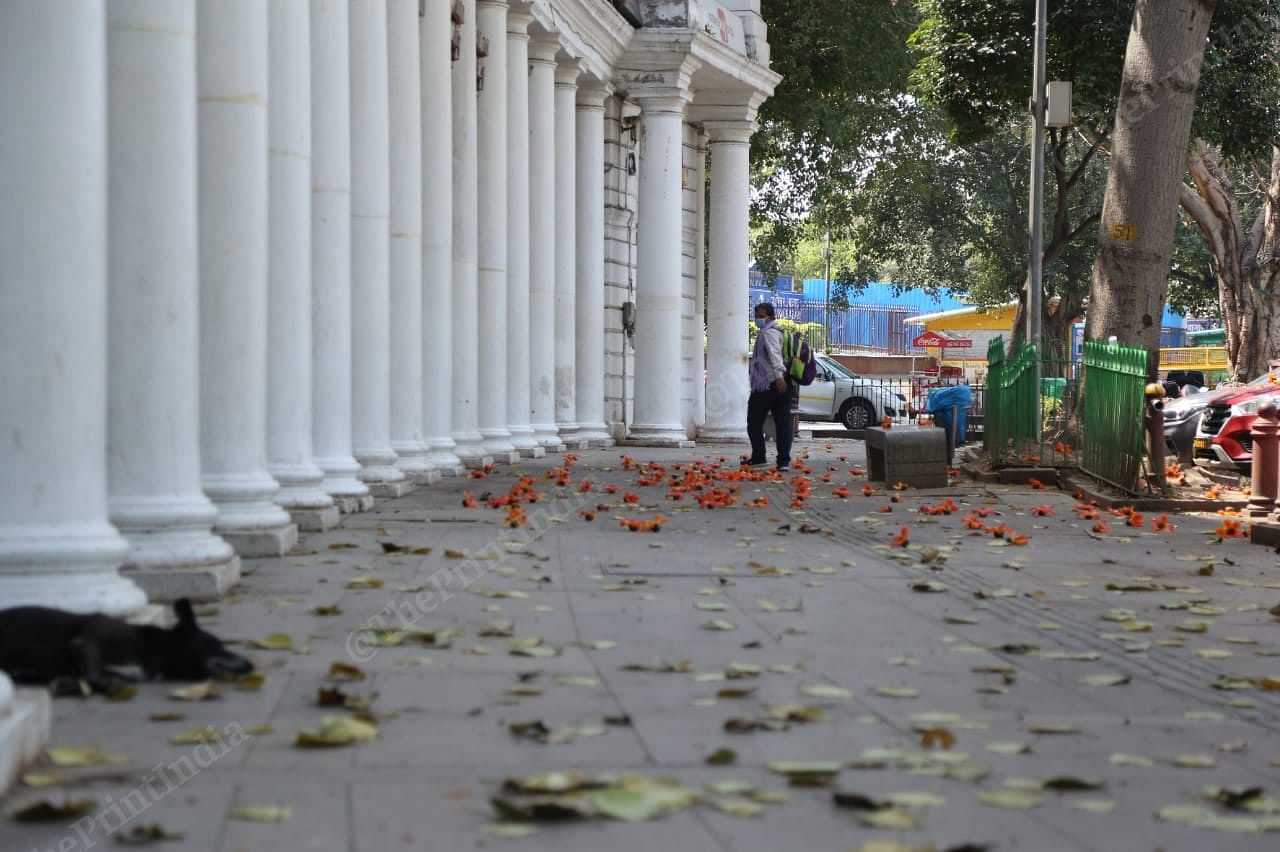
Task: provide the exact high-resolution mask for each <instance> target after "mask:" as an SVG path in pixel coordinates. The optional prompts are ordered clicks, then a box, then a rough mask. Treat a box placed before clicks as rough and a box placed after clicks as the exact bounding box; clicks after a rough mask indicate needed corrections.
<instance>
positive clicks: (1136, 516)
mask: <svg viewBox="0 0 1280 852" xmlns="http://www.w3.org/2000/svg"><path fill="white" fill-rule="evenodd" d="M1125 524H1127V525H1128V526H1131V527H1137V528H1139V529H1141V528H1143V527H1145V526H1146V525H1147V521H1146V519H1145V518H1143V517H1142V513H1141V512H1130V513H1129V518H1128V520H1126V521H1125Z"/></svg>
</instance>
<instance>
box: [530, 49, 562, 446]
mask: <svg viewBox="0 0 1280 852" xmlns="http://www.w3.org/2000/svg"><path fill="white" fill-rule="evenodd" d="M558 49H559V46H558V45H557V44H556V42H555V41H554V40H552V39H535V40H534V41H533V43H532V44H531V45H530V46H529V421H530V425H531V426H532V427H533V432H534V435H535V436H536V437H537V439H538V443H539V444H541V445H542V446H543V447H545V448H546V449H547V450H548V451H550V452H559V451H561V450H563V449H564V443H563V442H562V441H561V440H560V436H559V435H558V434H557V432H556V394H555V391H556V356H555V340H556V326H555V316H556V307H555V297H556V294H555V290H556V203H555V198H556V133H555V110H556V106H555V90H556V51H557V50H558Z"/></svg>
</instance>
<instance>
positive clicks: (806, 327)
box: [747, 317, 827, 352]
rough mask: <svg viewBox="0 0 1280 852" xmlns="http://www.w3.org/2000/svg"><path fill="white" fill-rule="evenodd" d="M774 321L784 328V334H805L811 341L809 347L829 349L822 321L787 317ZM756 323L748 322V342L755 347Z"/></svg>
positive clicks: (816, 349)
mask: <svg viewBox="0 0 1280 852" xmlns="http://www.w3.org/2000/svg"><path fill="white" fill-rule="evenodd" d="M774 322H775V323H776V324H777V326H778V328H780V329H782V333H783V334H794V333H795V332H797V331H798V332H800V333H801V334H803V335H804V339H805V340H807V341H809V347H810V348H811V349H812V350H813V351H814V352H825V351H826V350H827V329H826V326H824V325H823V324H822V323H820V322H796V321H795V320H793V319H787V318H786V317H778V318H777V319H776V320H774ZM757 333H758V332H757V329H756V324H755V323H747V342H748V343H749V344H750V345H751V346H752V347H754V346H755V345H756V334H757Z"/></svg>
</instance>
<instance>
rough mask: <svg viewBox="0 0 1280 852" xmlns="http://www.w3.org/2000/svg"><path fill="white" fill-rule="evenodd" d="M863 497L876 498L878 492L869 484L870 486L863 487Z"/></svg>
mask: <svg viewBox="0 0 1280 852" xmlns="http://www.w3.org/2000/svg"><path fill="white" fill-rule="evenodd" d="M862 496H863V497H874V496H876V490H875V489H874V488H872V487H871V485H869V484H868V485H864V486H862Z"/></svg>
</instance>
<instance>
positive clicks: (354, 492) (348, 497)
mask: <svg viewBox="0 0 1280 852" xmlns="http://www.w3.org/2000/svg"><path fill="white" fill-rule="evenodd" d="M316 465H317V466H318V467H319V468H320V470H322V471H324V479H322V480H321V481H320V489H321V490H322V491H324V492H325V493H326V494H328V495H329V496H330V497H332V498H333V505H334V506H336V507H337V509H338V511H339V512H340V513H342V514H343V515H351V514H354V513H356V512H367V511H369V510H370V509H372V508H373V495H372V494H370V493H369V488H368V486H366V485H365V484H364V483H363V482H361V481H360V480H358V479H356V474H358V473H359V472H360V465H358V464H356V460H355V459H354V458H351V457H350V456H346V457H342V456H335V457H334V458H317V459H316Z"/></svg>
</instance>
